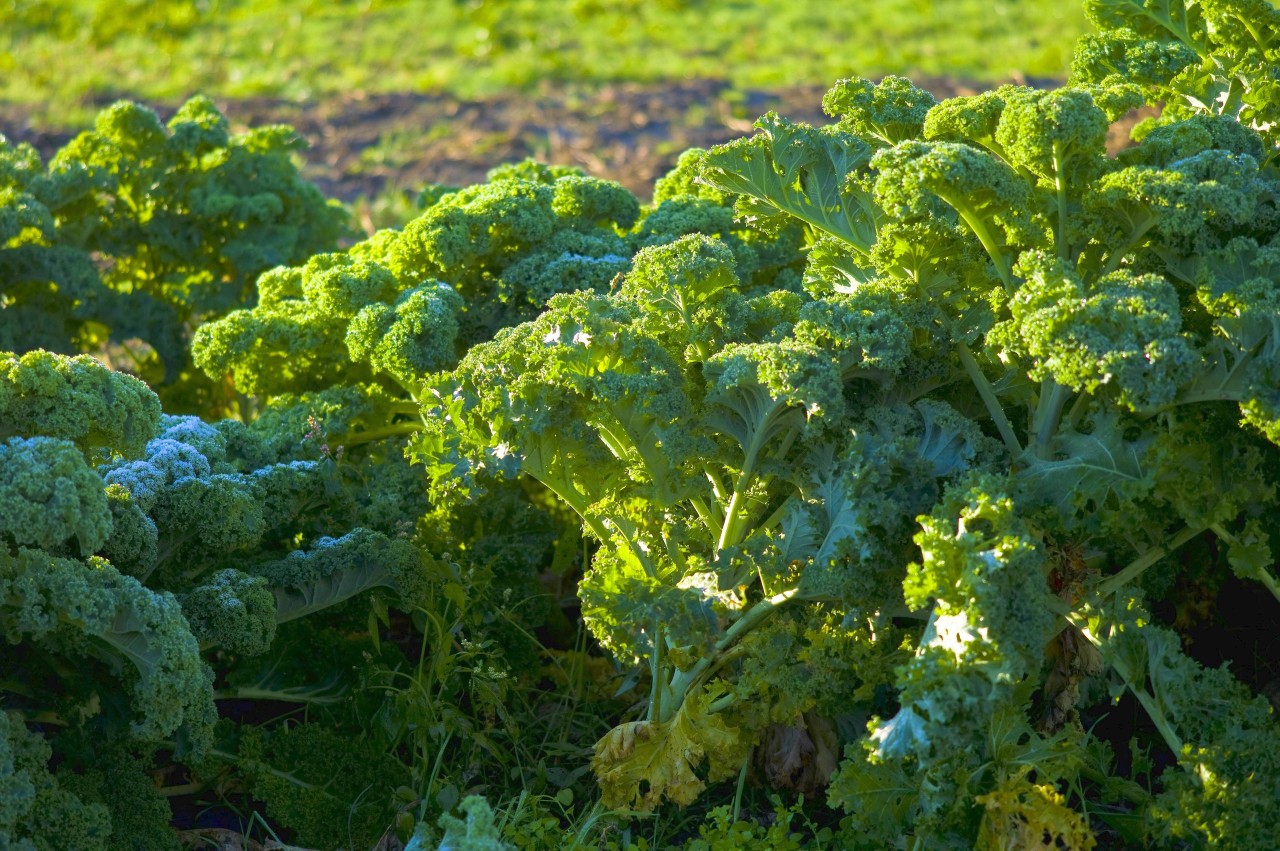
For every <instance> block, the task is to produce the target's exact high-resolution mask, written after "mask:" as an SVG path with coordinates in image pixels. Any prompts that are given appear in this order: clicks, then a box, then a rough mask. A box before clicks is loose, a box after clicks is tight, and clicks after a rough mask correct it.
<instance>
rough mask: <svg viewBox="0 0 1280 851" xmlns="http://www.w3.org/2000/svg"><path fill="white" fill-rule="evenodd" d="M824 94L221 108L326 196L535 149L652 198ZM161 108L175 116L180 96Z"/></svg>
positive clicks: (376, 99)
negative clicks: (707, 158)
mask: <svg viewBox="0 0 1280 851" xmlns="http://www.w3.org/2000/svg"><path fill="white" fill-rule="evenodd" d="M918 82H919V84H921V85H923V86H924V87H925V88H927V89H929V90H930V91H931V92H933V93H934V94H935V95H936V96H938V97H939V98H942V97H953V96H955V95H962V94H973V93H975V92H978V91H981V90H982V88H984V87H983V86H982V85H981V84H975V83H968V82H964V81H959V80H951V79H925V80H920V81H918ZM1032 82H1033V84H1039V83H1046V82H1049V81H1039V80H1037V81H1032ZM824 91H825V89H824V88H819V87H796V88H791V89H780V90H773V91H746V92H743V91H739V90H735V89H732V88H731V87H730V86H729V85H728V84H727V83H725V82H722V81H715V80H693V81H687V82H682V83H676V84H670V85H662V86H652V85H635V84H623V85H614V86H606V87H604V88H600V89H597V90H593V91H585V90H576V89H571V88H563V87H560V88H553V87H546V88H544V89H542V90H540V91H539V92H535V93H532V94H507V95H502V96H498V97H493V98H488V99H485V100H472V101H462V100H458V99H456V98H452V97H449V96H447V95H424V94H410V93H406V94H388V95H367V96H357V97H351V98H345V99H339V100H326V101H318V102H302V103H299V102H293V101H284V100H275V99H266V98H261V99H246V100H230V101H220V102H219V105H220V106H221V107H222V109H223V110H224V112H225V113H226V114H227V116H228V117H229V118H230V119H231V121H232V123H233V124H234V125H235V126H236V127H239V128H243V127H247V126H254V125H259V124H266V123H286V124H292V125H293V126H294V127H295V128H296V129H297V130H298V132H299V133H301V134H302V136H303V137H304V138H306V139H307V141H308V142H309V143H310V145H311V148H310V150H309V151H308V152H307V155H306V159H307V165H306V173H307V175H308V176H309V177H310V178H311V179H312V180H314V181H315V182H316V183H317V184H318V185H319V186H320V188H321V189H322V190H323V191H324V192H325V193H326V194H328V195H330V196H332V197H336V198H340V199H342V200H345V201H352V200H355V199H357V198H360V197H372V196H376V195H377V194H379V193H380V192H382V191H384V190H385V189H387V188H388V187H404V188H418V187H421V186H423V185H426V184H428V183H439V184H445V185H449V186H463V185H467V184H470V183H475V182H477V181H481V180H483V179H484V175H485V172H486V171H487V170H488V169H490V168H492V167H493V166H495V165H497V164H499V163H503V162H510V161H512V160H518V159H523V158H524V157H530V156H532V157H537V158H538V159H540V160H543V161H545V162H551V163H557V164H569V165H577V166H580V167H582V168H584V169H585V170H586V171H587V172H588V173H590V174H593V175H596V176H600V177H608V178H612V179H614V180H617V181H619V182H621V183H622V184H623V185H625V186H627V187H628V188H629V189H631V190H632V191H633V192H635V193H636V194H637V195H639V196H640V197H641V198H646V199H647V198H648V197H649V195H650V192H651V191H652V186H653V181H654V180H655V179H656V178H657V177H659V176H661V175H662V174H663V173H664V172H666V171H667V170H668V169H669V168H670V167H671V166H672V164H673V163H674V162H675V160H676V158H677V157H678V156H679V154H680V152H681V151H684V150H685V149H687V148H690V147H694V146H700V147H706V146H709V145H713V144H718V143H721V142H725V141H728V140H729V139H732V138H734V137H736V136H741V135H743V134H745V133H749V132H750V131H751V123H752V121H754V120H755V118H756V117H758V116H759V115H761V114H763V113H764V112H766V111H768V110H776V111H777V112H779V113H781V114H782V115H785V116H786V117H788V118H791V119H793V120H797V121H810V122H821V121H824V120H826V119H825V116H823V114H822V112H821V103H822V95H823V93H824ZM153 106H155V108H156V109H157V111H158V112H160V114H161V115H162V116H166V115H168V114H170V113H172V111H173V109H174V106H175V105H173V104H153ZM0 133H4V134H5V135H7V136H9V137H10V138H11V139H15V140H20V141H29V142H32V143H34V144H35V145H36V147H37V148H39V149H40V150H41V153H43V154H45V155H46V156H47V155H49V154H50V153H51V152H52V151H54V150H56V149H57V147H58V146H59V145H61V144H63V143H65V142H66V141H67V140H68V139H69V138H70V137H71V135H72V132H71V131H69V130H66V129H61V130H47V129H37V128H33V127H31V126H30V125H29V124H28V123H27V121H26V116H25V114H24V113H23V111H22V110H20V109H18V108H16V107H13V106H7V105H5V104H0Z"/></svg>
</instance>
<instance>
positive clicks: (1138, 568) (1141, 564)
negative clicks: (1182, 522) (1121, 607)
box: [1095, 526, 1208, 597]
mask: <svg viewBox="0 0 1280 851" xmlns="http://www.w3.org/2000/svg"><path fill="white" fill-rule="evenodd" d="M1206 528H1208V527H1207V526H1199V527H1195V528H1193V527H1191V526H1187V527H1184V528H1183V530H1182V531H1181V532H1179V533H1178V534H1176V535H1174V536H1173V537H1172V538H1170V539H1169V542H1168V543H1167V544H1164V545H1162V546H1158V547H1155V548H1153V549H1150V550H1147V551H1146V552H1145V553H1143V554H1142V555H1140V556H1138V557H1137V558H1136V559H1134V560H1133V561H1131V562H1129V564H1128V565H1126V566H1125V567H1124V568H1123V569H1122V570H1121V571H1120V572H1119V573H1116V574H1114V575H1112V576H1110V577H1108V578H1107V579H1106V580H1105V581H1103V582H1101V583H1099V584H1098V587H1097V588H1096V589H1095V592H1096V594H1097V596H1099V597H1109V596H1111V595H1112V594H1114V593H1116V592H1117V591H1119V590H1120V589H1121V588H1123V587H1124V586H1125V585H1128V584H1129V583H1130V582H1132V581H1133V580H1135V579H1137V578H1138V577H1139V576H1141V575H1142V574H1143V573H1144V572H1146V570H1147V568H1149V567H1151V566H1152V565H1154V564H1155V563H1156V562H1158V561H1159V560H1160V559H1162V558H1164V557H1165V556H1167V555H1168V554H1169V553H1171V552H1173V551H1174V550H1176V549H1178V548H1179V547H1181V546H1182V545H1183V544H1185V543H1186V542H1187V541H1190V540H1191V539H1192V538H1194V537H1196V536H1197V535H1199V534H1200V533H1201V532H1203V531H1204V530H1205V529H1206Z"/></svg>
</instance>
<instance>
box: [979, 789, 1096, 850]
mask: <svg viewBox="0 0 1280 851" xmlns="http://www.w3.org/2000/svg"><path fill="white" fill-rule="evenodd" d="M976 800H977V802H978V803H980V804H982V805H984V806H985V807H986V808H987V811H986V814H985V815H984V816H983V818H982V827H981V830H980V832H979V834H978V842H977V845H976V848H977V851H1027V849H1035V848H1044V849H1054V851H1091V849H1093V847H1094V846H1095V845H1097V844H1098V840H1097V839H1095V838H1094V835H1093V831H1091V830H1090V829H1089V823H1088V821H1086V820H1085V818H1084V816H1082V815H1080V814H1079V813H1077V812H1076V811H1075V810H1073V809H1071V808H1070V807H1068V806H1066V803H1065V799H1064V798H1063V797H1062V795H1060V794H1058V792H1057V791H1055V790H1054V788H1053V787H1052V786H1036V785H1033V784H1032V783H1030V782H1028V781H1027V780H1026V779H1025V778H1023V779H1019V780H1016V781H1014V782H1012V783H1010V784H1007V785H1005V786H1002V787H1000V788H999V789H997V790H996V791H994V792H992V793H990V794H988V795H980V796H978V798H977V799H976Z"/></svg>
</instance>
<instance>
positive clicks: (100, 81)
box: [0, 0, 1087, 124]
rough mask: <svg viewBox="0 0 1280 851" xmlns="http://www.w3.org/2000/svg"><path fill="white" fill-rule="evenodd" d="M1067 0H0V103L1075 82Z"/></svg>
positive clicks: (38, 117) (1073, 7)
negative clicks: (666, 86) (928, 79)
mask: <svg viewBox="0 0 1280 851" xmlns="http://www.w3.org/2000/svg"><path fill="white" fill-rule="evenodd" d="M1086 26H1087V25H1086V22H1085V19H1084V15H1083V12H1082V11H1081V9H1080V4H1078V3H1075V2H1062V0H829V2H821V3H819V2H816V0H810V2H803V0H560V1H559V2H547V0H254V2H250V0H158V1H156V0H153V2H147V1H146V0H0V101H8V102H10V103H15V104H21V105H23V106H24V107H26V108H28V109H30V110H31V114H32V119H33V120H34V121H35V122H37V123H40V122H49V123H62V124H65V123H80V122H82V121H83V120H84V119H85V118H86V117H87V116H88V115H89V114H91V112H92V105H93V104H94V103H101V102H102V101H104V100H108V99H111V98H115V97H120V96H134V97H140V98H145V99H148V100H160V101H163V100H170V101H172V100H179V99H182V98H185V97H187V96H189V95H191V94H193V93H195V92H205V93H208V94H211V95H214V96H215V97H223V98H230V97H250V96H260V95H262V96H272V97H281V98H287V99H293V100H302V99H310V98H328V97H333V96H338V95H347V94H354V93H359V92H388V91H446V92H449V93H451V94H455V95H458V96H462V97H473V96H480V95H484V94H486V93H491V92H494V91H498V90H504V89H511V88H516V89H524V90H533V89H535V88H536V87H537V86H538V85H539V83H541V82H543V81H550V82H573V83H580V84H587V85H592V84H603V83H608V82H616V81H633V82H662V81H669V80H675V79H681V78H692V77H716V78H725V77H727V78H728V79H729V80H730V81H731V82H732V83H733V84H734V85H735V86H738V87H741V88H748V87H751V88H778V87H786V86H790V85H826V84H829V83H831V82H833V81H834V80H836V79H837V78H839V77H843V76H850V75H860V76H879V75H883V74H886V73H904V74H907V75H913V74H915V75H946V76H955V77H964V78H968V79H973V80H978V81H992V80H998V79H1007V78H1009V77H1010V76H1016V75H1018V74H1025V75H1030V76H1046V77H1053V76H1061V75H1063V74H1064V73H1065V71H1066V66H1067V62H1068V60H1069V56H1070V51H1071V48H1072V45H1073V43H1074V40H1075V37H1076V36H1078V35H1079V34H1081V33H1083V32H1084V31H1085V30H1086Z"/></svg>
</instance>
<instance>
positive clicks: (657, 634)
mask: <svg viewBox="0 0 1280 851" xmlns="http://www.w3.org/2000/svg"><path fill="white" fill-rule="evenodd" d="M665 641H666V637H665V636H664V635H663V634H662V627H661V626H660V625H659V624H656V623H655V624H654V635H653V653H651V654H649V676H650V679H651V680H652V682H651V683H650V686H649V720H650V721H659V720H665V719H664V718H663V717H662V692H663V689H664V685H665V684H666V679H667V678H666V677H665V676H663V671H662V645H663V643H664V642H665Z"/></svg>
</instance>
